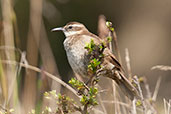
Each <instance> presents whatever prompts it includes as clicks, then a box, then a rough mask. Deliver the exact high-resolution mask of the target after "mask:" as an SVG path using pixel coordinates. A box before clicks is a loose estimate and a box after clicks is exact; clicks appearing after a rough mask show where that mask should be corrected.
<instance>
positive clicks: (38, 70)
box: [1, 60, 81, 98]
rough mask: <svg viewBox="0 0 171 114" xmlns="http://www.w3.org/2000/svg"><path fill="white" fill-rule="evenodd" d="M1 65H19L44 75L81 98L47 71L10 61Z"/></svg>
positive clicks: (3, 61)
mask: <svg viewBox="0 0 171 114" xmlns="http://www.w3.org/2000/svg"><path fill="white" fill-rule="evenodd" d="M1 61H2V63H4V64H10V65H18V64H19V65H21V66H22V67H25V68H28V69H31V70H33V71H36V72H39V73H42V72H43V73H44V74H45V75H47V76H48V77H49V78H51V79H53V80H55V81H56V82H58V83H60V84H61V85H63V86H64V87H66V88H67V89H69V90H70V91H71V92H72V93H74V94H75V95H76V96H77V97H78V98H81V97H80V96H78V94H77V91H75V90H74V89H73V88H72V87H70V86H69V85H68V84H66V83H65V82H64V81H62V80H61V79H59V78H57V77H56V76H55V75H52V74H50V73H49V72H47V71H43V70H41V69H39V68H37V67H35V66H32V65H28V64H24V63H18V62H16V61H10V60H1Z"/></svg>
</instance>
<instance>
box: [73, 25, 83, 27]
mask: <svg viewBox="0 0 171 114" xmlns="http://www.w3.org/2000/svg"><path fill="white" fill-rule="evenodd" d="M71 26H73V27H82V25H78V24H73V25H71Z"/></svg>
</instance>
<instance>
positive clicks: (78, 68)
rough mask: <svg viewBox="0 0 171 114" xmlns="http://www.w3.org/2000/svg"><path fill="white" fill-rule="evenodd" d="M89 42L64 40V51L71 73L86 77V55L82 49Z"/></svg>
mask: <svg viewBox="0 0 171 114" xmlns="http://www.w3.org/2000/svg"><path fill="white" fill-rule="evenodd" d="M88 42H89V41H88V40H87V39H86V41H85V40H84V39H82V40H77V41H74V42H73V41H72V39H65V41H64V47H65V50H66V54H67V58H68V61H69V64H70V66H71V68H72V69H73V71H74V72H75V73H77V74H79V75H81V76H84V77H85V76H87V66H88V62H89V60H88V54H87V50H86V49H85V48H84V47H85V44H86V43H88Z"/></svg>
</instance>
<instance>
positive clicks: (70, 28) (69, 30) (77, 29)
mask: <svg viewBox="0 0 171 114" xmlns="http://www.w3.org/2000/svg"><path fill="white" fill-rule="evenodd" d="M51 31H52V32H55V31H63V32H64V34H65V36H66V37H70V36H73V35H78V34H81V33H84V32H87V31H88V30H87V29H86V27H85V26H84V25H83V24H81V23H79V22H69V23H67V24H66V25H65V26H64V27H59V28H54V29H52V30H51Z"/></svg>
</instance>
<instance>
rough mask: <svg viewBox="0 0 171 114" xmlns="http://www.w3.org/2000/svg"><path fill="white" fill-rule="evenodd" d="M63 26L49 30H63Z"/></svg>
mask: <svg viewBox="0 0 171 114" xmlns="http://www.w3.org/2000/svg"><path fill="white" fill-rule="evenodd" d="M63 30H64V28H63V27H59V28H54V29H52V30H51V32H56V31H63Z"/></svg>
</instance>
